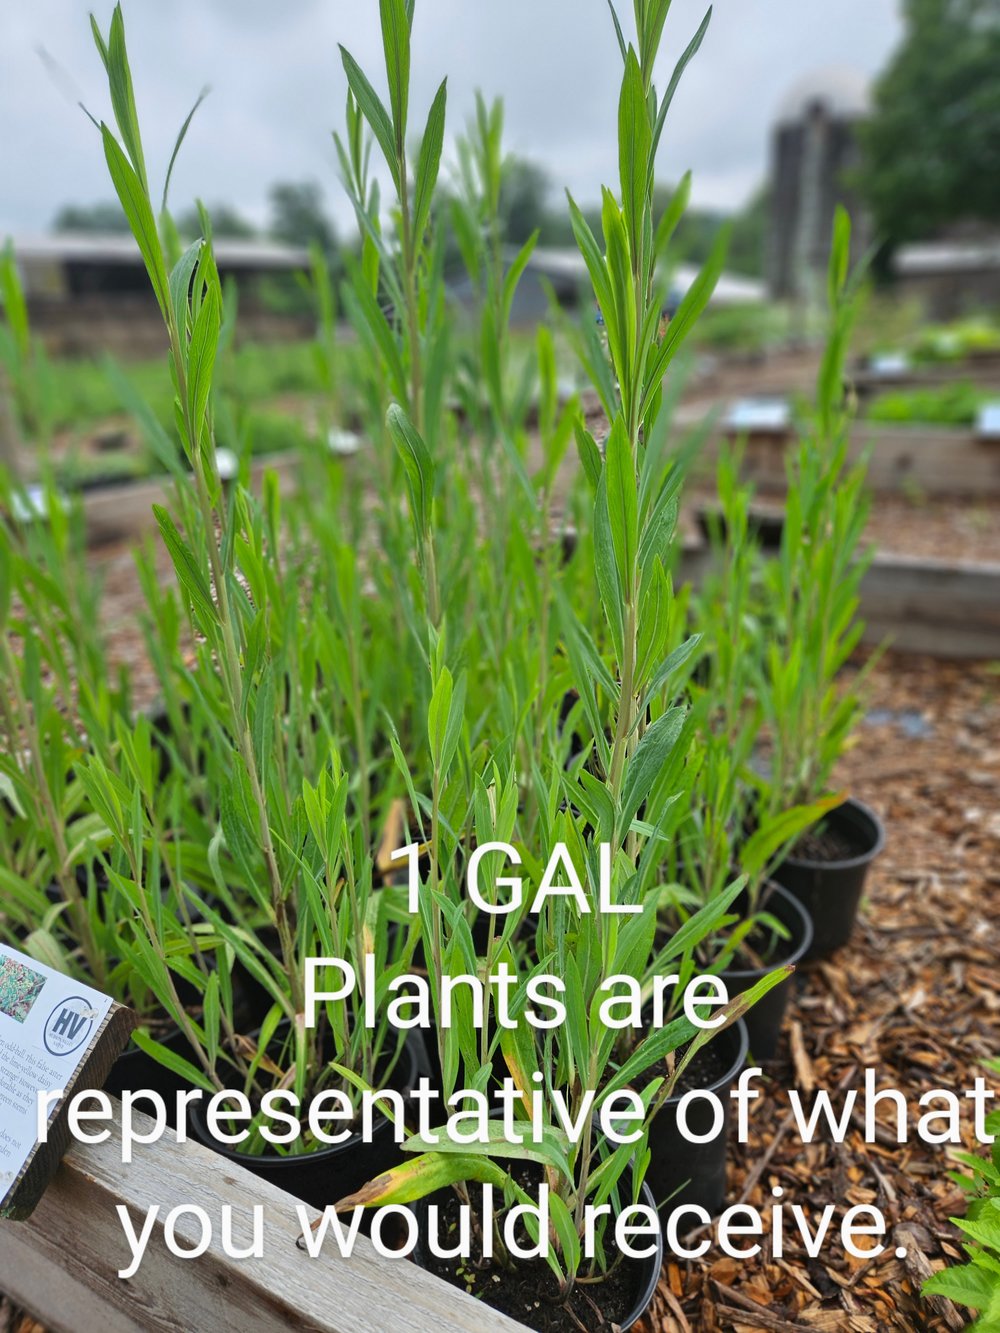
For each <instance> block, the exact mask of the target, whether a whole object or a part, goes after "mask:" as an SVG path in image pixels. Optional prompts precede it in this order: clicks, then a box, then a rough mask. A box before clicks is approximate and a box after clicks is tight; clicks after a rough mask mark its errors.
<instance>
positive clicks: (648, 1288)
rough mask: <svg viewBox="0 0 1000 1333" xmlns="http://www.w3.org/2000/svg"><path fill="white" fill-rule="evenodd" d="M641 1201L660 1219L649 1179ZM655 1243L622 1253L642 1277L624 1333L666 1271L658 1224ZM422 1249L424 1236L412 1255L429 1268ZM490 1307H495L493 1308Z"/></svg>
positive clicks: (420, 1202)
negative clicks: (647, 1251)
mask: <svg viewBox="0 0 1000 1333" xmlns="http://www.w3.org/2000/svg"><path fill="white" fill-rule="evenodd" d="M634 1169H635V1160H634V1158H633V1159H630V1161H629V1164H628V1171H629V1172H632V1171H633V1170H634ZM443 1188H444V1189H448V1188H450V1187H449V1186H444V1187H443ZM428 1199H429V1196H428V1197H425V1198H423V1199H418V1200H416V1201H415V1202H414V1203H413V1204H410V1205H407V1206H409V1207H410V1208H422V1207H425V1206H426V1204H427V1202H428ZM639 1202H640V1203H642V1204H645V1205H646V1206H647V1207H648V1208H652V1210H653V1212H654V1214H655V1215H656V1217H657V1218H659V1210H658V1209H657V1207H656V1198H655V1196H654V1194H653V1191H652V1190H651V1189H650V1187H649V1183H648V1181H646V1180H644V1181H643V1182H642V1185H641V1187H640V1189H639ZM628 1206H631V1205H628ZM655 1244H656V1252H655V1254H651V1255H648V1256H647V1257H646V1258H644V1259H632V1258H630V1257H629V1256H628V1255H623V1256H622V1258H623V1260H624V1262H626V1263H629V1264H633V1265H634V1266H635V1268H636V1270H637V1271H638V1273H639V1275H640V1278H641V1279H642V1280H641V1281H640V1284H639V1287H638V1291H637V1294H636V1298H635V1301H634V1302H633V1304H632V1307H631V1309H630V1310H629V1312H628V1314H627V1315H626V1316H625V1318H624V1319H623V1320H622V1322H621V1323H620V1324H616V1325H615V1327H616V1328H618V1329H620V1330H621V1333H628V1331H629V1329H632V1328H634V1327H635V1325H636V1324H637V1323H638V1321H639V1320H640V1319H642V1317H643V1315H645V1314H646V1312H647V1311H648V1309H649V1307H650V1305H651V1304H652V1303H653V1296H654V1295H655V1293H656V1288H657V1286H658V1285H659V1281H660V1273H661V1272H662V1270H663V1259H664V1248H665V1247H664V1240H663V1227H662V1226H661V1225H658V1226H657V1228H656V1242H655ZM422 1252H424V1241H423V1238H422V1237H421V1240H420V1242H418V1245H417V1248H416V1250H415V1251H414V1255H413V1258H414V1261H415V1262H416V1263H417V1264H419V1265H420V1266H421V1267H426V1264H425V1263H424V1262H423V1259H424V1253H422ZM642 1274H645V1278H644V1279H643V1278H642ZM487 1304H488V1302H487ZM490 1308H491V1309H492V1308H493V1307H490Z"/></svg>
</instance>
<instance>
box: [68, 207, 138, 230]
mask: <svg viewBox="0 0 1000 1333" xmlns="http://www.w3.org/2000/svg"><path fill="white" fill-rule="evenodd" d="M128 229H129V225H128V219H127V218H126V217H125V214H124V213H123V212H122V209H121V205H120V204H119V203H118V201H117V200H113V201H111V200H109V201H108V202H104V203H99V204H64V205H63V206H62V208H60V210H59V212H58V213H57V214H56V215H55V217H54V218H53V219H52V230H53V231H60V232H65V231H88V232H101V231H103V232H109V231H110V232H127V231H128Z"/></svg>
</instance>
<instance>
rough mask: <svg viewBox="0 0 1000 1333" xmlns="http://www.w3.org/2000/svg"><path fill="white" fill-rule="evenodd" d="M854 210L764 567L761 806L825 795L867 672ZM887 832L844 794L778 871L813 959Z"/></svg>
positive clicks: (844, 914) (831, 943)
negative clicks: (848, 384) (808, 930)
mask: <svg viewBox="0 0 1000 1333" xmlns="http://www.w3.org/2000/svg"><path fill="white" fill-rule="evenodd" d="M849 247H850V220H849V219H848V217H847V215H846V213H844V212H843V211H842V210H841V211H840V212H838V214H837V218H836V222H835V226H834V237H833V249H832V253H831V260H830V280H829V292H830V320H831V324H830V332H829V336H828V340H827V346H826V352H825V355H824V358H823V362H822V365H821V368H820V373H819V380H818V384H817V408H816V413H815V417H814V421H813V424H812V429H811V431H810V433H809V434H808V435H806V436H805V437H804V438H803V440H802V442H801V444H800V445H799V448H798V450H797V451H796V453H795V454H794V456H793V458H792V460H791V461H790V463H789V467H788V494H787V500H786V516H785V526H784V530H783V533H782V542H781V551H780V554H779V556H778V558H777V559H776V560H775V561H774V562H773V563H772V564H771V565H770V566H769V567H768V577H767V583H766V592H765V597H764V604H765V607H766V614H767V615H768V617H769V621H770V625H771V631H770V634H769V643H768V645H767V649H766V651H765V652H764V653H763V655H762V663H761V680H760V690H761V699H762V702H763V705H764V712H765V718H766V721H767V726H768V732H769V736H770V741H771V747H772V749H771V757H770V762H769V767H768V773H767V778H766V780H762V781H761V783H760V784H759V801H760V809H761V811H762V812H764V811H768V812H775V811H781V810H783V809H788V808H790V807H792V806H794V805H800V804H806V803H809V802H810V801H812V800H814V799H815V798H816V797H818V796H820V795H822V794H823V793H825V792H826V791H827V790H828V788H829V784H830V782H831V780H832V777H833V773H834V769H835V767H836V763H837V760H838V759H839V757H840V755H841V754H842V753H843V750H844V748H845V746H846V745H847V744H849V742H850V737H851V733H852V731H853V730H854V728H855V726H856V725H857V722H858V719H859V717H860V715H861V711H862V707H863V705H862V690H861V687H862V684H863V679H864V675H865V673H866V671H868V670H870V669H871V666H872V665H873V663H874V660H875V659H874V658H872V659H870V660H869V663H868V665H867V667H866V668H865V670H863V671H862V672H860V673H859V674H858V675H857V676H856V677H855V678H854V680H853V682H851V683H850V684H845V683H844V682H842V681H840V680H838V674H839V672H840V670H841V668H842V667H843V666H844V665H845V663H846V662H847V661H848V659H849V657H850V656H851V654H852V653H853V651H854V649H855V648H856V647H857V645H858V643H859V641H860V639H861V634H862V631H863V625H862V623H861V621H860V620H859V619H858V617H857V609H858V602H859V594H858V590H859V588H860V584H861V580H862V579H863V578H864V575H865V572H866V570H867V568H868V566H869V564H870V563H871V553H870V552H867V553H866V552H865V551H864V550H863V549H862V541H863V537H864V529H865V522H866V518H867V512H868V501H867V498H866V496H865V492H864V482H865V468H864V465H863V464H859V465H856V466H853V467H850V466H849V465H848V460H847V448H848V406H847V402H846V398H845V394H844V391H843V369H844V357H845V353H846V348H847V342H848V337H849V334H850V330H851V327H852V324H853V320H854V315H855V311H856V305H857V303H856V300H855V287H856V282H857V279H856V278H854V279H849V276H848V256H849ZM884 842H885V834H884V830H883V828H882V825H881V823H880V821H879V819H878V817H877V816H876V815H875V813H874V812H873V811H871V810H869V809H868V807H867V806H864V805H863V804H862V803H861V802H860V801H857V800H855V799H852V798H849V799H847V800H846V801H842V802H841V803H840V804H839V805H838V806H837V807H836V808H835V809H833V810H831V811H830V812H829V813H828V814H825V815H824V817H823V819H822V821H821V822H820V823H818V824H817V826H816V827H815V828H813V829H810V830H808V831H807V832H806V833H805V834H804V835H803V836H802V837H801V838H800V839H799V841H798V842H797V844H796V845H795V846H794V847H792V848H791V849H790V851H789V854H788V855H787V856H786V857H785V858H784V860H783V862H782V864H781V865H780V866H779V867H778V868H777V869H776V871H775V875H776V878H777V879H778V881H779V883H781V884H782V885H783V886H784V887H785V888H786V889H787V890H788V891H789V892H790V893H792V894H793V895H794V896H795V897H796V898H797V899H798V900H799V901H800V902H802V903H803V904H804V905H805V906H806V907H807V908H808V910H809V913H810V915H811V916H812V919H813V927H814V939H813V945H812V950H811V952H810V955H809V956H810V957H822V956H826V955H827V954H829V953H831V952H832V951H833V950H834V949H837V948H839V947H840V946H841V945H843V944H844V943H846V941H847V940H848V938H849V936H850V933H851V930H852V928H853V925H854V920H855V917H856V915H857V910H858V904H859V902H860V899H861V894H862V892H863V889H864V883H865V878H866V876H867V873H868V868H869V866H870V865H871V863H872V862H873V861H874V859H875V858H876V857H877V856H878V854H879V853H880V852H881V850H882V847H883V846H884Z"/></svg>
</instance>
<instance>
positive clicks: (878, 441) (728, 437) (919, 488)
mask: <svg viewBox="0 0 1000 1333" xmlns="http://www.w3.org/2000/svg"><path fill="white" fill-rule="evenodd" d="M702 416H703V413H698V414H697V415H695V414H692V413H690V412H684V413H683V414H682V415H681V417H680V419H679V421H678V426H679V427H684V426H686V427H692V426H693V425H694V424H696V421H700V420H701V418H702ZM738 438H739V437H738V436H736V435H735V434H733V433H731V432H728V431H726V430H724V429H716V430H714V431H713V432H712V433H711V434H710V435H709V437H708V439H707V440H706V441H705V444H704V446H703V448H702V450H701V452H700V454H699V457H698V465H697V470H698V472H700V473H701V474H702V475H709V474H711V473H712V472H713V471H714V468H715V465H716V463H717V461H718V457H719V451H720V449H721V447H722V445H723V444H732V443H735V442H736V440H737V439H738ZM744 438H745V439H746V448H745V453H744V459H743V475H744V476H745V477H746V478H747V479H748V480H752V481H753V482H755V483H756V485H757V486H758V488H759V489H760V490H763V491H784V489H785V482H786V476H785V457H786V454H787V452H788V449H789V447H791V446H792V445H793V443H794V441H795V440H796V438H797V436H796V435H795V433H794V432H793V431H790V432H789V433H788V434H787V435H773V434H766V435H749V436H746V437H744ZM866 453H867V454H868V484H869V486H870V487H871V489H872V490H873V491H880V492H883V493H889V494H904V495H905V494H908V493H912V492H917V493H919V494H923V495H927V496H930V497H934V498H941V499H944V498H955V499H964V498H974V499H984V498H987V497H991V496H1000V443H998V442H997V441H991V440H984V439H980V438H979V437H978V436H977V435H976V433H975V432H974V431H971V430H966V429H962V428H960V427H947V426H884V425H879V424H876V423H872V422H866V421H859V422H856V423H855V425H854V428H853V430H852V432H851V444H850V456H851V457H852V458H854V459H860V458H861V457H863V456H864V455H865V454H866Z"/></svg>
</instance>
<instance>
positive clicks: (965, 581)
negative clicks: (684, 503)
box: [678, 539, 1000, 660]
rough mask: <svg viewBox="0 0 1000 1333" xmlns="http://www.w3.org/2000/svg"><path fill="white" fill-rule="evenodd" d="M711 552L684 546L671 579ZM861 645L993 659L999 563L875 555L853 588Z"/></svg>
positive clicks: (685, 575) (999, 624) (696, 568)
mask: <svg viewBox="0 0 1000 1333" xmlns="http://www.w3.org/2000/svg"><path fill="white" fill-rule="evenodd" d="M711 562H712V553H711V551H710V549H709V547H708V546H707V544H706V543H704V542H703V541H700V540H698V539H694V540H690V541H688V542H686V543H685V546H684V551H683V554H682V556H681V562H680V568H679V571H678V574H679V577H680V578H681V579H683V580H685V581H690V582H691V583H695V584H697V583H698V582H699V581H700V580H701V579H702V578H704V577H705V574H706V573H707V571H708V570H709V568H710V567H711ZM859 614H860V616H861V618H862V619H863V620H864V621H865V633H864V642H865V643H870V644H881V643H885V642H886V640H888V641H889V642H890V643H891V646H892V647H893V648H895V649H897V650H899V651H900V652H907V653H926V654H928V655H929V656H932V657H947V658H968V659H976V660H984V659H987V658H994V657H1000V564H973V563H971V562H961V561H958V562H953V561H945V560H933V559H930V558H928V557H925V556H907V555H896V554H879V555H876V557H875V559H874V561H873V562H872V566H871V568H870V569H869V570H868V572H867V574H866V575H865V577H864V579H863V580H862V583H861V607H860V611H859Z"/></svg>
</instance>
